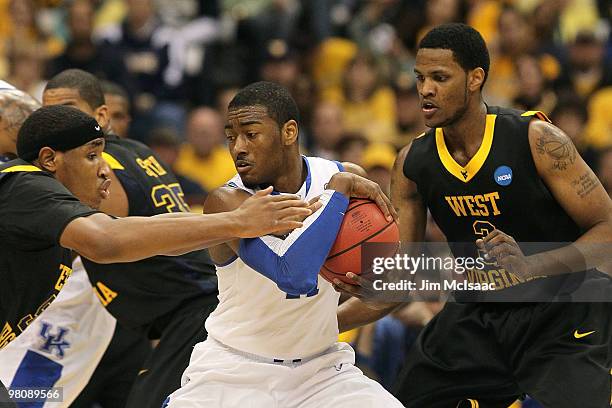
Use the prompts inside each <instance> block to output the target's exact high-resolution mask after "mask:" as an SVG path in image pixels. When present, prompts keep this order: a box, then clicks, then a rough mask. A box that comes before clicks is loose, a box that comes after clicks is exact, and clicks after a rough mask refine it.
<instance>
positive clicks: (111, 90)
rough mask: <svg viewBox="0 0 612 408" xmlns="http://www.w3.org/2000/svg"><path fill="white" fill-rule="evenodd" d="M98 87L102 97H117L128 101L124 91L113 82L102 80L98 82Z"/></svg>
mask: <svg viewBox="0 0 612 408" xmlns="http://www.w3.org/2000/svg"><path fill="white" fill-rule="evenodd" d="M100 86H101V87H102V93H103V94H104V95H117V96H120V97H122V98H124V99H129V97H128V94H127V92H126V91H125V89H124V88H123V87H122V86H121V85H119V84H117V83H115V82H112V81H107V80H106V79H103V80H101V81H100Z"/></svg>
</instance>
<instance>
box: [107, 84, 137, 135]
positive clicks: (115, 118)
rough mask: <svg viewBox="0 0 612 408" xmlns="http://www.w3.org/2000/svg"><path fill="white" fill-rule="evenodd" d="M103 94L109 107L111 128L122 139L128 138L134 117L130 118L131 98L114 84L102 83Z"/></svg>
mask: <svg viewBox="0 0 612 408" xmlns="http://www.w3.org/2000/svg"><path fill="white" fill-rule="evenodd" d="M100 84H101V85H102V92H104V100H105V101H106V106H107V107H108V116H109V118H110V124H111V128H112V129H113V132H114V133H115V134H116V135H117V136H119V137H121V138H127V137H129V136H128V130H129V128H130V122H131V121H132V117H131V116H130V98H129V96H128V94H127V92H126V91H125V90H124V89H123V88H121V87H120V86H119V85H117V84H116V83H114V82H110V81H106V80H103V81H100Z"/></svg>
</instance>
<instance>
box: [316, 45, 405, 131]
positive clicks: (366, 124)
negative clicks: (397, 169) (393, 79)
mask: <svg viewBox="0 0 612 408" xmlns="http://www.w3.org/2000/svg"><path fill="white" fill-rule="evenodd" d="M323 98H324V100H327V101H332V102H335V103H337V104H339V105H340V106H341V107H342V111H343V112H344V124H345V126H346V129H347V131H350V132H358V133H361V134H363V135H364V136H365V137H366V138H367V139H368V140H370V141H377V142H394V141H395V139H396V133H395V123H396V118H397V115H396V112H395V95H394V94H393V91H392V90H391V88H390V87H389V86H387V85H386V84H385V81H384V79H383V78H382V75H381V73H380V71H379V70H378V65H377V62H376V60H375V59H374V57H373V56H372V55H371V54H368V53H361V54H359V55H357V56H356V57H355V58H354V59H353V61H352V62H351V63H350V64H349V66H348V70H347V71H346V73H345V75H344V83H343V86H342V87H336V88H334V89H330V90H328V92H326V94H324V95H323Z"/></svg>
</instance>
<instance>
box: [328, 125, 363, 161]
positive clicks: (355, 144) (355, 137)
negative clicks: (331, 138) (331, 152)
mask: <svg viewBox="0 0 612 408" xmlns="http://www.w3.org/2000/svg"><path fill="white" fill-rule="evenodd" d="M367 146H368V140H367V139H366V138H365V137H363V136H362V135H361V134H359V133H345V134H343V135H342V136H341V137H340V140H339V141H338V143H336V148H335V150H336V157H337V158H338V159H337V160H338V161H340V162H351V163H355V164H357V165H359V166H362V165H363V152H364V151H365V149H366V147H367Z"/></svg>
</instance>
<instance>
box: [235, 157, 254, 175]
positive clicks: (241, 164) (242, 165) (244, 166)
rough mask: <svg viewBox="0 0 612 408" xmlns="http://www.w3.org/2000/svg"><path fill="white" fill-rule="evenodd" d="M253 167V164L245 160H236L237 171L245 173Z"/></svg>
mask: <svg viewBox="0 0 612 408" xmlns="http://www.w3.org/2000/svg"><path fill="white" fill-rule="evenodd" d="M251 168H253V165H252V164H251V163H249V162H247V161H245V160H236V170H237V171H238V173H245V172H247V171H249V170H251Z"/></svg>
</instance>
